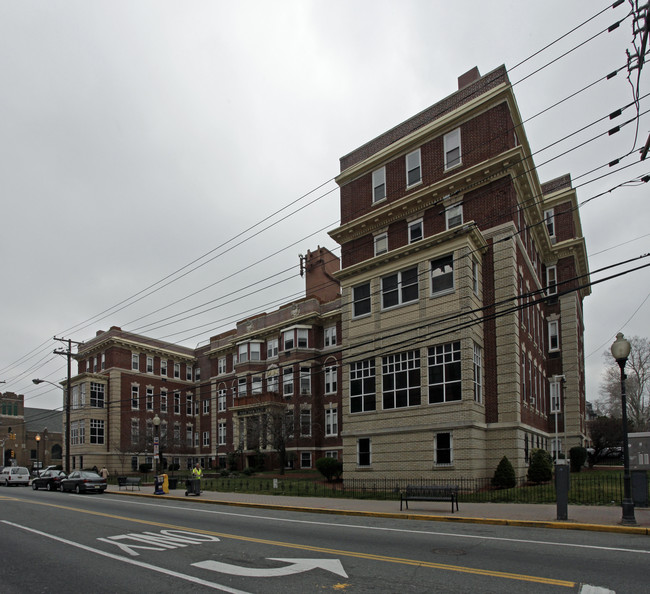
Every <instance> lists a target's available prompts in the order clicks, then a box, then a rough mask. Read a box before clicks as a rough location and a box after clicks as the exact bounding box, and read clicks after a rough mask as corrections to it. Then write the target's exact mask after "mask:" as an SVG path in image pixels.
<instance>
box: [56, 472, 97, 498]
mask: <svg viewBox="0 0 650 594" xmlns="http://www.w3.org/2000/svg"><path fill="white" fill-rule="evenodd" d="M61 491H74V492H75V493H103V492H104V491H106V479H104V478H102V477H101V476H99V475H98V474H97V473H96V472H92V471H90V470H74V471H72V472H71V473H70V474H69V475H68V477H67V478H63V479H61Z"/></svg>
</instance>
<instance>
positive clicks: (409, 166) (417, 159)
mask: <svg viewBox="0 0 650 594" xmlns="http://www.w3.org/2000/svg"><path fill="white" fill-rule="evenodd" d="M405 161H406V187H407V188H411V187H413V186H417V185H418V184H421V183H422V155H421V153H420V149H415V150H414V151H412V152H410V153H409V154H408V155H406V157H405ZM416 170H417V171H418V178H417V179H414V180H413V181H411V182H409V179H410V177H411V176H410V175H409V174H410V173H411V171H416Z"/></svg>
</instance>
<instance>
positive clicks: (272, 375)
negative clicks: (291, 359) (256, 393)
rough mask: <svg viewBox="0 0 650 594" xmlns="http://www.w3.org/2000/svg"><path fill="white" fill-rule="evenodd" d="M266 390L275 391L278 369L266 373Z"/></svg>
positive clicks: (276, 388)
mask: <svg viewBox="0 0 650 594" xmlns="http://www.w3.org/2000/svg"><path fill="white" fill-rule="evenodd" d="M266 391H267V392H277V391H278V370H277V369H275V370H273V371H269V372H268V373H267V374H266Z"/></svg>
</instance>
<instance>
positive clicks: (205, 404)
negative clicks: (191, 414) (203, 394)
mask: <svg viewBox="0 0 650 594" xmlns="http://www.w3.org/2000/svg"><path fill="white" fill-rule="evenodd" d="M203 414H204V415H209V414H210V399H209V398H206V399H205V400H204V401H203Z"/></svg>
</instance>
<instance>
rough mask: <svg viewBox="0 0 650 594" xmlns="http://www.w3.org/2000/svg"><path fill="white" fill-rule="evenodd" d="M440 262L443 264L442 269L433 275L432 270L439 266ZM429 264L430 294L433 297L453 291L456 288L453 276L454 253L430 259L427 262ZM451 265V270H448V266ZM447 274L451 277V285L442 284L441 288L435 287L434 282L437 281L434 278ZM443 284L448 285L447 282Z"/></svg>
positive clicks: (445, 276)
mask: <svg viewBox="0 0 650 594" xmlns="http://www.w3.org/2000/svg"><path fill="white" fill-rule="evenodd" d="M435 264H437V265H438V266H434V265H435ZM440 264H443V265H444V271H443V272H441V273H440V274H437V275H435V276H434V272H435V271H436V270H438V269H439V268H440V266H439V265H440ZM429 265H430V271H429V274H430V278H431V296H432V297H435V296H438V295H446V294H448V293H453V292H454V291H455V290H456V281H455V276H454V255H453V254H447V255H446V256H441V257H440V258H436V259H435V260H431V261H430V262H429ZM450 266H451V270H448V268H449V267H450ZM448 276H450V277H451V286H443V287H441V288H437V289H436V288H435V286H436V284H437V283H438V282H439V281H435V280H434V279H436V278H443V277H444V278H447V277H448ZM444 284H445V285H448V284H449V283H447V282H445V283H444Z"/></svg>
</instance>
